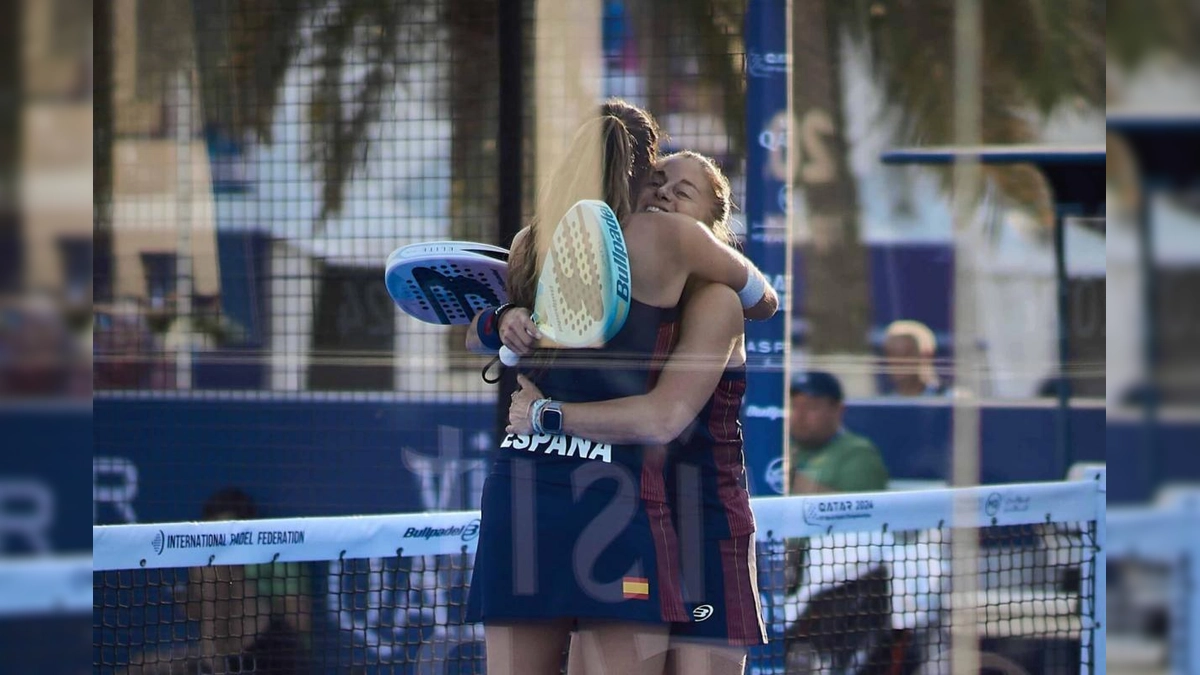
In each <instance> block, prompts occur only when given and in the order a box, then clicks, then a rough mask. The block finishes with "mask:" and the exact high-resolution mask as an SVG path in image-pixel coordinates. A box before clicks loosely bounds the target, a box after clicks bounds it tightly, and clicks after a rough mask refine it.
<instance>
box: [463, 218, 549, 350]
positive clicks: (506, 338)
mask: <svg viewBox="0 0 1200 675" xmlns="http://www.w3.org/2000/svg"><path fill="white" fill-rule="evenodd" d="M527 232H529V228H528V227H524V228H522V229H521V230H520V231H519V232H517V234H516V236H514V237H513V241H512V247H511V248H510V250H509V254H508V264H509V267H510V268H511V267H512V266H513V264H514V262H515V261H516V260H519V259H520V257H521V256H522V255H523V253H522V251H524V247H522V246H519V245H518V244H520V242H521V239H523V238H524V237H525V235H526V233H527ZM492 313H493V309H485V310H482V311H480V312H477V313H476V314H475V316H474V318H472V319H471V325H470V326H469V327H468V328H467V351H468V352H471V353H472V354H483V355H485V356H491V355H494V354H495V353H496V352H497V351H498V350H499V348H495V349H493V348H492V347H489V346H488V345H485V344H484V343H483V342H482V341H481V340H480V338H479V333H480V330H479V322H480V321H489V320H491V321H494V322H495V324H494V325H490V326H485V327H486V328H487V329H488V331H489V332H491V331H495V332H496V333H498V334H499V337H500V341H501V342H502V343H503V344H505V345H508V348H509V349H511V350H513V351H514V352H516V353H517V354H518V355H520V356H528V355H529V354H531V353H532V352H533V348H534V347H535V346H537V341H538V340H539V339H540V338H541V337H542V334H541V332H540V331H539V330H538V329H537V326H536V325H535V324H534V323H533V319H531V318H530V313H529V310H528V309H527V308H525V307H512V308H510V309H508V310H506V311H505V312H503V313H502V314H501V315H500V317H498V318H497V317H494V316H492Z"/></svg>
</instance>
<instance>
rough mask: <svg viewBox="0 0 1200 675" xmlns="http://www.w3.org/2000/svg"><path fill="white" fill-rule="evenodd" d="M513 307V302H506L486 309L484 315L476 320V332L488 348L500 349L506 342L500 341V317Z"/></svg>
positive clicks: (480, 341) (481, 342)
mask: <svg viewBox="0 0 1200 675" xmlns="http://www.w3.org/2000/svg"><path fill="white" fill-rule="evenodd" d="M512 308H513V305H512V304H511V303H505V304H503V305H500V306H499V307H497V308H495V309H489V310H484V313H483V316H481V317H479V320H478V321H476V322H475V332H476V333H477V334H478V336H479V343H480V344H482V345H483V346H484V347H487V348H488V349H491V350H494V351H499V350H500V348H501V347H503V346H504V343H503V342H501V341H500V317H501V316H503V315H504V313H505V312H506V311H508V310H510V309H512Z"/></svg>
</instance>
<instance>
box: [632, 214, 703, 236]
mask: <svg viewBox="0 0 1200 675" xmlns="http://www.w3.org/2000/svg"><path fill="white" fill-rule="evenodd" d="M626 223H627V225H626V228H627V229H631V228H634V227H638V228H641V227H646V228H652V229H656V230H665V231H671V232H684V233H687V232H700V233H703V232H704V231H706V230H707V228H706V227H705V226H704V223H701V222H700V221H698V220H696V219H695V218H692V217H689V216H685V215H683V214H682V213H644V212H639V213H633V214H630V215H629V217H628V218H627V219H626Z"/></svg>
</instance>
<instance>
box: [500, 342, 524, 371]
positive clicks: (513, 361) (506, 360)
mask: <svg viewBox="0 0 1200 675" xmlns="http://www.w3.org/2000/svg"><path fill="white" fill-rule="evenodd" d="M520 362H521V357H520V356H519V355H518V354H517V353H516V352H514V351H513V350H511V349H509V348H508V347H501V348H500V363H503V364H504V365H506V366H508V367H509V368H512V367H513V366H515V365H517V364H518V363H520Z"/></svg>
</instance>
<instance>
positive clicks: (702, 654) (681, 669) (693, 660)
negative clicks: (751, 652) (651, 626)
mask: <svg viewBox="0 0 1200 675" xmlns="http://www.w3.org/2000/svg"><path fill="white" fill-rule="evenodd" d="M745 671H746V648H745V647H730V646H729V645H725V644H720V645H716V644H705V643H704V642H692V641H678V640H677V641H674V642H672V643H671V651H670V655H669V656H668V657H667V675H742V673H744V672H745Z"/></svg>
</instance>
